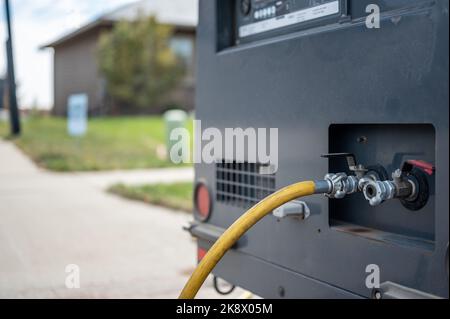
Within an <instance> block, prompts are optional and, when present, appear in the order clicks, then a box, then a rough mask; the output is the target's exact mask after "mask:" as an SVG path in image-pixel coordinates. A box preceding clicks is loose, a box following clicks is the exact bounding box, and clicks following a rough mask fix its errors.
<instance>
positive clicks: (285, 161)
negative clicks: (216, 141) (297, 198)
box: [196, 0, 449, 298]
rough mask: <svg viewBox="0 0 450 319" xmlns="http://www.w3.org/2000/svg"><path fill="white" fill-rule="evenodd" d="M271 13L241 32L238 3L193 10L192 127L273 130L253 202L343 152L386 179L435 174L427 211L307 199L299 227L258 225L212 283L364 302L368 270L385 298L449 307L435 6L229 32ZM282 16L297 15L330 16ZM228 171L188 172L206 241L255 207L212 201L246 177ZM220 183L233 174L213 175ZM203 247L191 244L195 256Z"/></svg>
mask: <svg viewBox="0 0 450 319" xmlns="http://www.w3.org/2000/svg"><path fill="white" fill-rule="evenodd" d="M272 2H273V3H275V4H276V2H275V1H272ZM272 2H271V1H258V0H253V1H250V3H251V9H250V10H251V12H250V13H249V14H248V16H249V17H250V14H251V15H252V16H251V17H252V18H248V19H247V20H245V19H244V18H242V17H241V16H240V14H242V12H241V9H240V6H241V5H242V1H240V0H234V1H229V0H222V1H221V0H201V1H200V24H199V28H198V51H199V52H198V62H199V63H198V65H200V66H201V67H199V68H198V71H197V72H198V73H197V74H198V82H197V85H198V86H197V112H196V115H197V117H198V119H200V120H202V126H203V127H215V128H218V129H220V130H221V131H222V132H223V131H224V130H225V129H226V128H237V127H240V128H248V127H253V128H279V169H278V171H277V172H276V174H274V175H273V176H272V177H271V178H270V185H269V186H270V187H267V188H265V187H264V184H262V185H263V187H262V188H263V189H264V190H270V189H279V188H281V187H283V186H286V185H289V184H292V183H295V182H297V181H301V180H311V179H321V178H323V176H324V175H325V174H326V173H327V172H328V171H329V170H330V169H331V170H338V169H342V167H341V166H340V165H341V164H339V163H336V162H333V160H330V161H328V160H325V159H321V158H320V155H321V154H325V153H328V152H330V151H333V152H354V153H355V154H356V155H357V156H358V157H359V158H360V159H361V161H364V162H366V161H367V162H368V163H365V164H368V165H371V164H382V165H383V166H385V167H386V168H387V169H388V171H389V173H391V172H392V169H393V168H395V167H397V166H398V165H399V163H401V162H402V161H405V160H409V159H418V160H424V161H430V162H432V163H433V164H434V165H435V166H436V174H435V175H434V176H432V177H430V178H429V184H430V185H431V188H432V191H431V194H430V199H429V202H428V204H427V206H426V207H425V208H423V209H422V210H420V211H417V212H411V211H408V209H407V208H405V207H403V206H402V205H401V204H400V203H399V202H395V203H394V202H392V203H388V204H387V205H382V206H379V207H377V208H376V209H371V208H370V207H368V206H367V205H368V204H367V203H366V202H363V201H362V200H361V199H360V198H356V197H355V198H352V199H350V198H349V199H347V201H346V202H341V203H337V202H333V201H332V200H328V199H326V198H324V197H322V196H315V197H311V198H308V199H306V202H307V205H308V207H309V208H310V210H311V216H310V217H309V218H308V219H307V220H304V221H302V220H290V219H283V220H278V219H277V218H275V217H273V216H269V217H267V218H265V219H264V220H263V221H261V222H260V223H259V224H258V225H256V227H255V228H254V229H252V230H251V231H250V232H249V233H248V234H246V235H245V236H244V238H243V239H242V240H241V241H239V243H238V245H237V246H236V247H235V249H234V250H233V252H231V253H229V254H227V255H226V256H225V259H224V261H223V262H222V263H221V264H220V265H219V266H218V267H217V268H216V270H215V274H216V275H217V276H219V277H223V278H224V279H226V280H228V281H230V282H231V283H234V284H236V285H240V286H242V287H244V288H246V289H249V290H251V291H253V292H254V293H256V294H259V295H261V296H262V297H285V298H289V297H308V296H310V297H319V298H320V297H322V298H329V297H345V298H347V297H349V296H353V297H366V298H371V297H373V291H372V290H371V289H368V288H367V287H366V284H365V283H366V277H367V275H368V274H367V273H366V268H367V266H368V265H372V264H375V265H378V266H379V267H380V270H381V281H382V282H384V283H392V287H396V290H397V289H399V288H398V287H405V289H406V290H407V291H410V290H409V289H411V290H412V291H418V292H423V293H427V294H430V295H435V296H440V297H447V298H448V291H449V284H448V242H449V239H448V238H449V237H448V229H449V221H448V217H449V214H448V212H449V198H448V193H449V188H448V184H449V183H448V179H449V171H448V163H449V156H448V154H449V153H448V144H449V140H448V137H449V132H448V128H449V125H448V118H449V96H448V85H449V83H448V68H449V63H448V55H449V50H448V37H449V33H448V28H449V23H448V21H449V20H448V12H449V4H448V1H444V0H442V1H440V0H433V1H431V0H390V1H378V0H377V1H375V0H367V1H366V0H353V1H351V0H349V1H340V2H339V3H340V9H339V10H340V11H339V13H336V14H334V13H332V14H330V15H326V14H324V15H323V16H317V19H312V20H305V21H302V20H301V19H300V20H298V21H299V22H297V23H294V24H292V25H283V26H280V27H277V28H274V29H270V30H267V31H266V30H265V28H267V27H264V28H261V29H260V30H263V32H258V33H253V34H249V35H247V33H245V32H242V30H247V29H245V28H244V29H242V27H245V26H249V25H252V24H253V23H257V22H255V21H254V20H253V19H254V18H255V16H254V15H255V11H252V10H259V9H260V8H262V6H263V4H264V5H266V4H267V5H270V4H271V3H272ZM294 2H295V3H297V4H298V5H299V7H298V8H295V10H296V11H301V10H305V9H308V8H309V7H303V5H304V4H311V7H314V6H313V5H323V4H327V3H332V1H294ZM371 3H375V4H378V5H379V7H380V8H381V13H382V16H381V17H382V20H381V28H380V29H368V28H367V27H366V25H365V17H366V16H367V13H366V7H367V5H368V4H371ZM271 10H272V11H273V9H271ZM292 10H294V9H292ZM272 11H270V12H272ZM296 11H295V12H296ZM277 12H278V11H277ZM277 12H276V13H275V14H278V13H277ZM324 12H325V13H326V12H327V11H326V10H325V11H324ZM330 12H335V11H332V10H331V11H330ZM273 18H274V17H269V16H268V17H267V19H273ZM275 18H276V17H275ZM273 25H275V24H273ZM273 25H272V26H273ZM252 28H253V27H252ZM258 28H259V27H257V28H256V30H257V29H258ZM239 30H241V33H239ZM248 30H250V29H248ZM252 30H255V29H252ZM242 35H246V36H244V37H243V36H242ZM362 136H365V137H366V139H359V138H360V137H362ZM358 141H364V143H360V142H358ZM397 146H398V147H397ZM369 161H370V162H369ZM372 161H373V163H372ZM243 164H244V165H243ZM234 165H235V166H232V167H230V168H227V167H225V168H224V167H218V164H211V165H207V164H198V165H196V179H197V181H206V183H207V184H208V186H209V187H210V189H211V190H212V193H213V195H214V199H215V201H214V205H213V210H212V214H211V217H210V219H209V220H208V221H207V222H206V223H201V224H202V225H203V226H205V227H207V226H208V225H212V226H214V227H215V228H216V229H217V228H219V229H225V228H227V227H228V226H230V225H231V224H232V223H233V222H234V221H235V220H236V219H237V218H239V216H241V214H242V213H243V211H244V210H245V209H246V208H247V207H248V205H250V204H251V202H253V201H254V200H255V199H258V198H259V196H260V195H262V194H256V193H253V194H252V196H249V198H250V199H251V200H247V201H245V200H240V199H242V198H244V199H245V198H246V195H245V194H248V193H246V192H248V191H251V189H252V188H256V189H260V187H259V186H258V185H257V184H255V183H256V179H255V181H254V183H251V182H249V181H248V180H247V183H249V184H248V185H244V187H243V188H225V189H224V188H223V187H227V185H229V184H232V183H228V182H227V176H228V178H233V177H231V176H233V174H235V175H234V176H243V178H245V176H247V175H248V172H247V171H246V170H245V167H246V166H245V163H235V164H234ZM228 169H230V170H232V171H233V172H234V173H233V174H229V175H218V172H223V171H226V172H228ZM255 177H258V176H257V175H256V176H255ZM244 184H245V183H244ZM224 185H225V186H224ZM255 185H256V186H255ZM361 205H364V206H363V207H362V206H361ZM358 207H362V208H361V209H358ZM211 244H212V242H211V241H210V240H200V241H199V245H200V246H201V247H202V248H208V247H209V246H210V245H211ZM250 267H251V268H250ZM265 278H270V281H266V280H265ZM305 281H308V282H309V284H304V283H305ZM389 287H390V286H389ZM388 290H389V291H391V292H392V289H388ZM280 291H283V294H280ZM398 295H402V294H398ZM404 295H406V294H404Z"/></svg>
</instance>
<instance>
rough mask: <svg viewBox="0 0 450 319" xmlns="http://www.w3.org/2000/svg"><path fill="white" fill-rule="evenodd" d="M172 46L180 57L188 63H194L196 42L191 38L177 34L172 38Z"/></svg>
mask: <svg viewBox="0 0 450 319" xmlns="http://www.w3.org/2000/svg"><path fill="white" fill-rule="evenodd" d="M170 47H171V49H172V50H173V52H174V53H175V54H176V55H177V56H178V57H180V58H181V59H183V61H184V62H185V63H186V65H190V64H191V63H192V55H193V51H194V44H193V42H192V39H191V38H189V37H181V36H175V37H173V38H172V39H171V40H170Z"/></svg>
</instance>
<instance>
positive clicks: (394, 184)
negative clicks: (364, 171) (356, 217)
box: [359, 170, 417, 206]
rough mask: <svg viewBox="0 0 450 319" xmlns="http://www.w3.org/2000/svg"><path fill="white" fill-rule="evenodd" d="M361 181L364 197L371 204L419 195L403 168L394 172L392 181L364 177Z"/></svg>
mask: <svg viewBox="0 0 450 319" xmlns="http://www.w3.org/2000/svg"><path fill="white" fill-rule="evenodd" d="M359 183H360V187H362V191H363V193H364V197H365V198H366V199H367V200H368V201H369V203H370V205H371V206H378V205H380V204H382V203H383V202H385V201H387V200H390V199H394V198H399V199H410V198H414V197H415V196H416V195H417V194H416V193H417V188H416V186H415V184H414V183H413V182H412V181H411V180H409V179H407V178H406V177H405V176H404V174H403V173H402V171H401V170H396V171H395V172H394V173H393V174H392V181H376V180H371V179H370V178H364V179H362V180H360V182H359Z"/></svg>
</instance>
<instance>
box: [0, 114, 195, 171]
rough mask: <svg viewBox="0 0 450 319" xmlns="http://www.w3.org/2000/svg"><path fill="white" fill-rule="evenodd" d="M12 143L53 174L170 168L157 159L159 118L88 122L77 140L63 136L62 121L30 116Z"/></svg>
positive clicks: (1, 128)
mask: <svg viewBox="0 0 450 319" xmlns="http://www.w3.org/2000/svg"><path fill="white" fill-rule="evenodd" d="M190 126H191V125H190ZM7 134H8V126H7V123H0V136H3V137H6V136H7ZM13 141H14V143H15V144H16V145H17V146H19V147H20V148H21V149H22V150H23V151H24V152H25V153H26V154H28V155H29V156H30V157H31V158H32V159H33V160H34V161H35V162H36V163H37V164H38V165H40V166H41V167H44V168H47V169H50V170H54V171H96V170H114V169H138V168H162V167H168V166H173V164H172V163H171V162H170V161H167V160H164V159H160V158H158V156H157V148H158V146H159V145H164V144H165V126H164V122H163V120H162V118H161V117H135V118H133V117H125V118H123V117H122V118H100V119H92V120H90V121H89V128H88V134H87V135H86V136H85V137H84V138H81V139H78V138H73V137H70V136H69V135H68V134H67V122H66V120H65V119H62V118H53V117H32V118H28V119H26V120H23V134H22V136H21V137H20V138H17V139H14V140H13Z"/></svg>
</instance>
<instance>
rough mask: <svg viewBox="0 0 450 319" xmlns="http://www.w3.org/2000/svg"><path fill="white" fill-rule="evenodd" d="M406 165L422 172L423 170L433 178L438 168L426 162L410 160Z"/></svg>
mask: <svg viewBox="0 0 450 319" xmlns="http://www.w3.org/2000/svg"><path fill="white" fill-rule="evenodd" d="M406 164H407V165H408V166H410V167H411V169H412V168H413V167H417V168H420V169H421V170H423V171H424V172H425V173H427V174H428V175H430V176H432V175H433V174H434V172H435V171H436V168H435V167H434V165H433V164H430V163H427V162H424V161H420V160H409V161H406ZM409 170H410V169H409Z"/></svg>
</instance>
